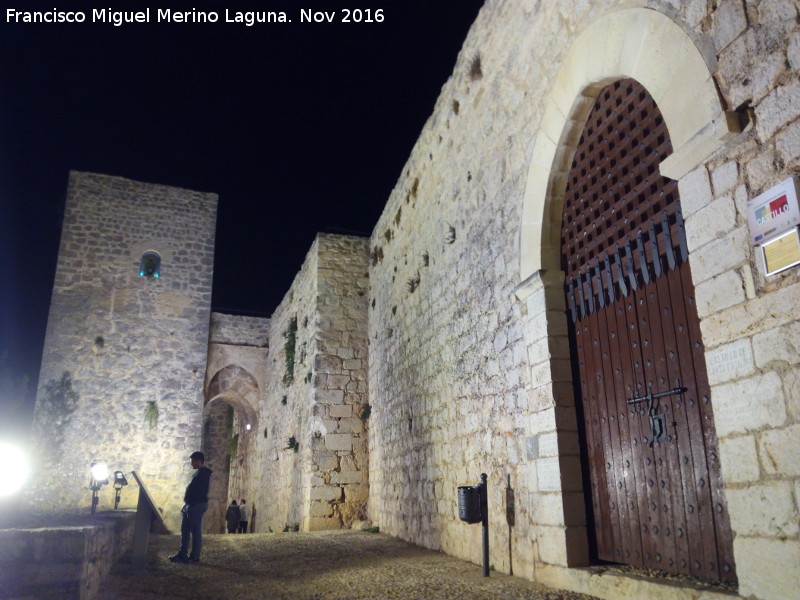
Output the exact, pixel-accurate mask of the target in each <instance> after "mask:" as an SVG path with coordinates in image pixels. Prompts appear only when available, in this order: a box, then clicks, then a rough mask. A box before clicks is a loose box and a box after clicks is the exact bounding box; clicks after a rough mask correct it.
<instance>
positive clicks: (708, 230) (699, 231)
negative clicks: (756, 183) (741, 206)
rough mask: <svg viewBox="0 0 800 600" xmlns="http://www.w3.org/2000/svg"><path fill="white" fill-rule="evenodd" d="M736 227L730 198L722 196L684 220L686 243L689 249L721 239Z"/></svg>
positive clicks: (733, 206)
mask: <svg viewBox="0 0 800 600" xmlns="http://www.w3.org/2000/svg"><path fill="white" fill-rule="evenodd" d="M734 227H736V206H735V205H734V202H733V197H732V196H723V197H722V198H719V199H718V200H714V201H712V202H710V203H709V204H707V205H705V206H704V207H702V208H701V209H700V210H698V211H697V212H695V213H694V214H692V215H691V216H689V217H687V218H686V243H687V245H688V247H689V249H690V250H691V249H694V248H701V247H702V246H703V245H705V244H707V243H709V242H711V241H713V240H716V239H717V238H721V237H723V236H724V235H725V234H727V233H728V232H729V231H730V230H731V229H733V228H734Z"/></svg>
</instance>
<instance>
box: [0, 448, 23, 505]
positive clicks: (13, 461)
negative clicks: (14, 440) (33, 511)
mask: <svg viewBox="0 0 800 600" xmlns="http://www.w3.org/2000/svg"><path fill="white" fill-rule="evenodd" d="M29 473H30V465H29V463H28V459H27V457H26V456H25V453H24V452H23V451H22V450H20V449H19V448H18V447H16V446H13V445H12V444H8V443H6V442H0V496H10V495H12V494H15V493H16V492H18V491H19V490H20V489H22V486H23V485H24V484H25V481H26V480H27V479H28V475H29Z"/></svg>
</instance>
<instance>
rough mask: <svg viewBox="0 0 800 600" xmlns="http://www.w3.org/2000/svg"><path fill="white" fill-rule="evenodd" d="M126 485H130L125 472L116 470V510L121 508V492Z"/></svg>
mask: <svg viewBox="0 0 800 600" xmlns="http://www.w3.org/2000/svg"><path fill="white" fill-rule="evenodd" d="M125 485H128V480H127V479H126V478H125V473H123V472H122V471H114V510H117V509H118V508H119V500H120V493H121V491H122V487H123V486H125Z"/></svg>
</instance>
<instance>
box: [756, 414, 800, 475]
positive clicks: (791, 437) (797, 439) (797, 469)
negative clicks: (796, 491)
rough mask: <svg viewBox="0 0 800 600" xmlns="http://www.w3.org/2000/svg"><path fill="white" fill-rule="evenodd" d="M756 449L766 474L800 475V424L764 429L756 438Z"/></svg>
mask: <svg viewBox="0 0 800 600" xmlns="http://www.w3.org/2000/svg"><path fill="white" fill-rule="evenodd" d="M758 450H759V456H760V457H761V464H762V466H763V467H764V472H766V473H767V474H769V475H780V476H783V477H787V476H788V477H797V476H800V425H790V426H789V427H786V428H785V429H775V430H772V431H765V432H764V433H762V434H761V435H760V436H759V438H758Z"/></svg>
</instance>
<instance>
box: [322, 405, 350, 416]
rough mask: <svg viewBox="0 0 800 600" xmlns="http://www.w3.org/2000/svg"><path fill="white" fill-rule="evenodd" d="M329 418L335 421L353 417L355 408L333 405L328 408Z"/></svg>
mask: <svg viewBox="0 0 800 600" xmlns="http://www.w3.org/2000/svg"><path fill="white" fill-rule="evenodd" d="M328 416H330V417H331V418H334V419H338V418H342V417H344V418H349V417H352V416H353V406H352V405H349V404H333V405H331V406H329V407H328Z"/></svg>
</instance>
